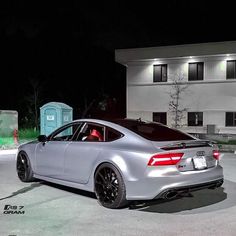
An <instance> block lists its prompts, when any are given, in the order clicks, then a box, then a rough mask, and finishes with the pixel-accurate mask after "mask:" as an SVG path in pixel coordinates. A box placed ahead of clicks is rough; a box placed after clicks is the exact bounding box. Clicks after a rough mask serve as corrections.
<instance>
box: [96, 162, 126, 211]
mask: <svg viewBox="0 0 236 236" xmlns="http://www.w3.org/2000/svg"><path fill="white" fill-rule="evenodd" d="M94 181H95V194H96V196H97V199H98V201H99V203H100V204H101V205H102V206H104V207H107V208H113V209H115V208H121V207H124V206H125V205H126V204H127V200H126V190H125V184H124V181H123V178H122V176H121V174H120V172H119V171H118V169H117V168H116V167H115V166H113V165H112V164H110V163H104V164H102V165H100V166H99V167H98V169H97V171H96V173H95V176H94Z"/></svg>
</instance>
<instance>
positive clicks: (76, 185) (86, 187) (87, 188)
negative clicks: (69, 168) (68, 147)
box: [34, 174, 94, 192]
mask: <svg viewBox="0 0 236 236" xmlns="http://www.w3.org/2000/svg"><path fill="white" fill-rule="evenodd" d="M34 177H35V178H37V179H41V180H45V181H48V182H52V183H55V184H60V185H64V186H68V187H72V188H77V189H81V190H85V191H89V192H94V191H93V188H92V187H91V186H90V185H89V184H79V183H75V182H69V181H65V180H61V179H54V178H50V177H46V176H42V175H37V174H34Z"/></svg>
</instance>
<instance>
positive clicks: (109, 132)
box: [105, 127, 123, 142]
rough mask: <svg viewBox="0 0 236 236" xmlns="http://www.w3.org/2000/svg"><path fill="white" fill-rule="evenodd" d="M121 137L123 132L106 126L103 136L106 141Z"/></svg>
mask: <svg viewBox="0 0 236 236" xmlns="http://www.w3.org/2000/svg"><path fill="white" fill-rule="evenodd" d="M122 137H123V134H122V133H120V132H119V131H117V130H114V129H112V128H110V127H106V137H105V141H106V142H112V141H115V140H117V139H119V138H122Z"/></svg>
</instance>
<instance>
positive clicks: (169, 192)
mask: <svg viewBox="0 0 236 236" xmlns="http://www.w3.org/2000/svg"><path fill="white" fill-rule="evenodd" d="M223 183H224V179H223V178H222V179H219V180H215V181H212V182H208V183H202V184H195V185H189V186H185V187H178V188H170V189H166V190H164V191H163V192H161V193H159V194H158V195H157V196H156V197H155V198H164V199H171V198H172V197H175V196H177V195H179V194H181V193H188V192H193V191H197V190H201V189H206V188H209V189H214V188H218V187H220V186H221V185H222V184H223Z"/></svg>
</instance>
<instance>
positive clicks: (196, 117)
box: [188, 112, 203, 126]
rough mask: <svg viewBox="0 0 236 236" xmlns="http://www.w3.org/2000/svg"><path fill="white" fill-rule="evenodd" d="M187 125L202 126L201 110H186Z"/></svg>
mask: <svg viewBox="0 0 236 236" xmlns="http://www.w3.org/2000/svg"><path fill="white" fill-rule="evenodd" d="M188 126H203V112H188Z"/></svg>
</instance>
